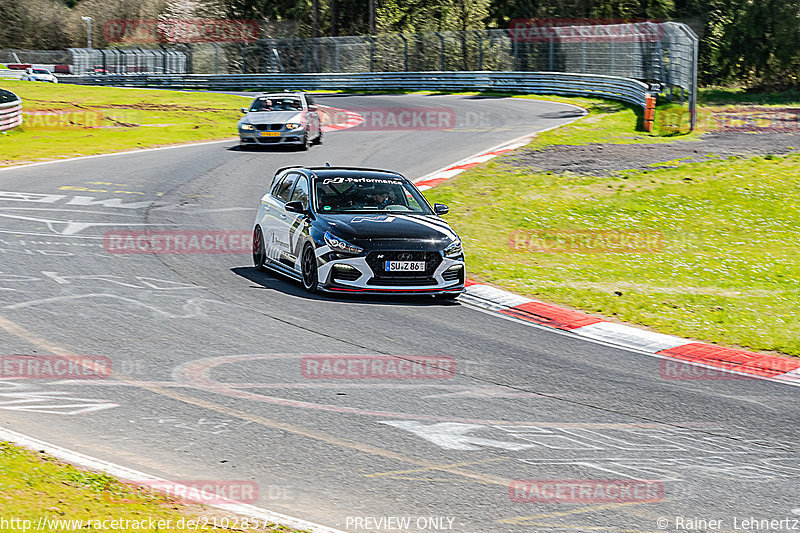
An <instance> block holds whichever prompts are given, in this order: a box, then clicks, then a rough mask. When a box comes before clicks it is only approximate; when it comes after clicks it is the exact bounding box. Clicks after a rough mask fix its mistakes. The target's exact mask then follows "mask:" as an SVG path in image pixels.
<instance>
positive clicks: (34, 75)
mask: <svg viewBox="0 0 800 533" xmlns="http://www.w3.org/2000/svg"><path fill="white" fill-rule="evenodd" d="M22 79H23V80H25V81H47V82H50V83H58V78H56V77H55V75H54V74H53V73H52V72H50V71H49V70H47V69H46V68H26V69H25V74H23V75H22Z"/></svg>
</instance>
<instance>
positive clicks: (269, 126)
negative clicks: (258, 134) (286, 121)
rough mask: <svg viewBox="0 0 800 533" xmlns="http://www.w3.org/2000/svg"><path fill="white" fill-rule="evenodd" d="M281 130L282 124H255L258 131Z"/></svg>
mask: <svg viewBox="0 0 800 533" xmlns="http://www.w3.org/2000/svg"><path fill="white" fill-rule="evenodd" d="M281 128H283V124H256V129H257V130H258V131H278V130H280V129H281Z"/></svg>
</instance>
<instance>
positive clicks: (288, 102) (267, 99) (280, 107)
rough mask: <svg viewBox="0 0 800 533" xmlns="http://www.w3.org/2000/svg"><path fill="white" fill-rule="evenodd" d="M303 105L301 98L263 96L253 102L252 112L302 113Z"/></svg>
mask: <svg viewBox="0 0 800 533" xmlns="http://www.w3.org/2000/svg"><path fill="white" fill-rule="evenodd" d="M302 109H303V103H302V102H301V101H300V99H299V98H292V97H287V98H284V97H275V96H262V97H259V98H256V99H255V100H253V103H252V104H251V105H250V111H301V110H302Z"/></svg>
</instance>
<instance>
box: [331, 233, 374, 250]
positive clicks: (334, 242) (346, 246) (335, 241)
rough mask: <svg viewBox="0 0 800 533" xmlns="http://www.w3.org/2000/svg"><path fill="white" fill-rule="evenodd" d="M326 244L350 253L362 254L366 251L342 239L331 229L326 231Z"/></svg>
mask: <svg viewBox="0 0 800 533" xmlns="http://www.w3.org/2000/svg"><path fill="white" fill-rule="evenodd" d="M325 244H327V245H328V246H330V247H331V248H333V249H334V250H336V251H337V252H346V253H348V254H360V253H361V252H363V251H364V249H363V248H360V247H358V246H353V245H352V244H350V243H349V242H347V241H345V240H342V239H340V238H339V237H337V236H336V235H334V234H333V233H331V232H330V231H326V232H325Z"/></svg>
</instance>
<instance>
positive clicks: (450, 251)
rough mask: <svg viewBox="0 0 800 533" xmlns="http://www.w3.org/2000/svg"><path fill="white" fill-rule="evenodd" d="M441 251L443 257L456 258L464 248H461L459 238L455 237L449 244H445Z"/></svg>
mask: <svg viewBox="0 0 800 533" xmlns="http://www.w3.org/2000/svg"><path fill="white" fill-rule="evenodd" d="M442 253H443V254H444V256H445V257H450V258H456V257H458V256H460V255H461V254H462V253H464V250H463V249H462V248H461V239H456V240H454V241H453V242H451V243H450V244H448V245H447V248H445V249H444V250H442Z"/></svg>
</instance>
